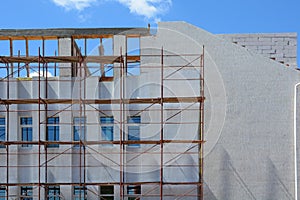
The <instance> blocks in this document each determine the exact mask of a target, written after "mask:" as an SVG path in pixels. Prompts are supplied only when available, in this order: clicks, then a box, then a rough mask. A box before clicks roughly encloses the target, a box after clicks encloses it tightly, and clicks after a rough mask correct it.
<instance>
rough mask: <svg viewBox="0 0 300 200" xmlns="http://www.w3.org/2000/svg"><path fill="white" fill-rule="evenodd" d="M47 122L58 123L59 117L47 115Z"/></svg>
mask: <svg viewBox="0 0 300 200" xmlns="http://www.w3.org/2000/svg"><path fill="white" fill-rule="evenodd" d="M47 123H48V124H59V117H49V118H48V119H47Z"/></svg>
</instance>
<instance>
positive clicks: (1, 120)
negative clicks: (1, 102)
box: [0, 117, 5, 125]
mask: <svg viewBox="0 0 300 200" xmlns="http://www.w3.org/2000/svg"><path fill="white" fill-rule="evenodd" d="M0 125H5V118H4V117H0Z"/></svg>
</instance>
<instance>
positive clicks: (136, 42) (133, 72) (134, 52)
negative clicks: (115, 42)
mask: <svg viewBox="0 0 300 200" xmlns="http://www.w3.org/2000/svg"><path fill="white" fill-rule="evenodd" d="M140 54H141V52H140V38H139V37H129V38H127V55H128V56H139V55H140ZM126 67H127V68H126V72H127V76H138V75H140V73H141V72H140V62H139V61H131V62H127V66H126Z"/></svg>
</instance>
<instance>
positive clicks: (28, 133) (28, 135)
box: [20, 117, 32, 147]
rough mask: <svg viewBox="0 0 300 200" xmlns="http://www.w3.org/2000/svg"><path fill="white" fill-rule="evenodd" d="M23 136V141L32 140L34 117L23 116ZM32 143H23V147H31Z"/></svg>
mask: <svg viewBox="0 0 300 200" xmlns="http://www.w3.org/2000/svg"><path fill="white" fill-rule="evenodd" d="M20 120H21V137H22V141H24V142H30V141H32V117H21V119H20ZM31 146H32V144H22V147H31Z"/></svg>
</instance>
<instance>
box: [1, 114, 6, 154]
mask: <svg viewBox="0 0 300 200" xmlns="http://www.w3.org/2000/svg"><path fill="white" fill-rule="evenodd" d="M1 141H3V142H4V141H5V117H0V142H1ZM0 148H5V145H0Z"/></svg>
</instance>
